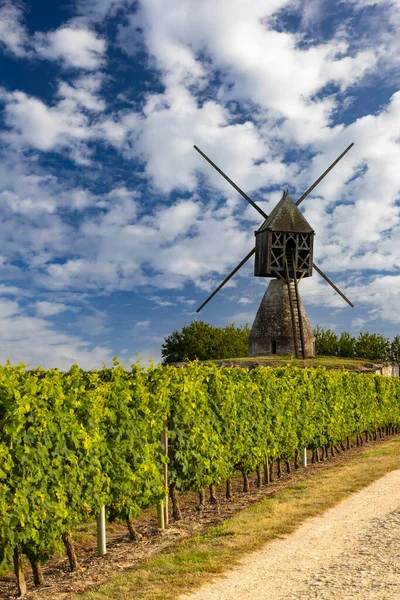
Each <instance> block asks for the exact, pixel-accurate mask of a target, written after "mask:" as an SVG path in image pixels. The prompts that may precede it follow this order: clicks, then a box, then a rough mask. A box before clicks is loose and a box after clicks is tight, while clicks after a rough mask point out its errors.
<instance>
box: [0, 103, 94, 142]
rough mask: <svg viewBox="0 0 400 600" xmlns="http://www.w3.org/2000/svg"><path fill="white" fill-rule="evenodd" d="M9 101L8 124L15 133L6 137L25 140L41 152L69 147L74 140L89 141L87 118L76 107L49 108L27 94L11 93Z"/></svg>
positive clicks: (16, 140)
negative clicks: (64, 146)
mask: <svg viewBox="0 0 400 600" xmlns="http://www.w3.org/2000/svg"><path fill="white" fill-rule="evenodd" d="M6 102H7V103H6V108H5V120H6V124H7V125H8V127H10V128H13V129H14V131H13V132H11V133H10V134H8V135H6V134H3V137H6V139H7V138H8V140H11V141H13V142H14V143H18V141H21V142H22V143H25V144H29V145H31V146H33V147H34V148H37V149H39V150H50V149H53V148H54V147H55V146H58V145H66V144H68V141H69V140H71V139H74V140H78V141H84V140H87V139H88V138H89V135H90V134H89V131H88V129H87V119H86V117H85V115H84V114H82V113H81V112H79V111H77V110H75V108H76V105H73V106H71V105H70V104H62V103H60V104H59V105H57V106H55V107H48V106H47V105H46V104H44V103H43V102H42V101H41V100H38V99H37V98H33V97H32V96H28V95H27V94H25V93H24V92H11V93H9V94H7V95H6ZM18 136H19V137H20V140H19V139H18Z"/></svg>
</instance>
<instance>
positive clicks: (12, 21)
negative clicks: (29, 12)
mask: <svg viewBox="0 0 400 600" xmlns="http://www.w3.org/2000/svg"><path fill="white" fill-rule="evenodd" d="M0 42H1V43H2V44H3V45H4V46H5V47H6V49H7V50H8V52H10V53H12V54H14V55H15V56H17V57H18V58H22V57H24V56H27V54H28V50H27V33H26V30H25V25H24V18H23V11H22V9H21V7H20V6H19V5H18V4H17V3H14V4H12V3H11V2H5V3H3V6H2V7H0Z"/></svg>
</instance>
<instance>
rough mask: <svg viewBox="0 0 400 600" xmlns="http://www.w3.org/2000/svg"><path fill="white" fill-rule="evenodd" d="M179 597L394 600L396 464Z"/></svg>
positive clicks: (399, 582)
mask: <svg viewBox="0 0 400 600" xmlns="http://www.w3.org/2000/svg"><path fill="white" fill-rule="evenodd" d="M180 598H181V600H400V470H397V471H393V472H392V473H389V474H388V475H385V476H384V477H382V478H381V479H379V480H378V481H376V482H375V483H373V484H372V485H370V486H369V487H367V488H365V489H364V490H362V491H361V492H358V493H356V494H353V495H352V496H350V497H349V498H347V499H346V500H344V501H343V502H341V503H340V504H338V505H337V506H336V507H334V508H331V509H329V510H327V511H326V512H325V513H324V514H323V515H322V516H320V517H315V518H312V519H310V520H309V521H307V522H306V523H304V524H303V525H302V526H301V527H300V528H299V529H298V530H297V531H296V532H295V533H294V534H292V535H290V536H288V537H286V538H284V539H278V540H274V541H273V542H270V543H268V544H267V545H266V546H265V547H264V548H263V549H262V550H260V551H258V552H255V553H253V554H251V555H248V556H247V557H246V558H245V559H244V560H242V561H241V563H240V566H239V567H237V568H236V569H235V570H232V571H230V572H227V573H226V575H225V576H221V577H220V578H218V579H216V580H215V582H210V583H209V584H206V585H205V586H203V587H202V588H201V589H199V590H198V591H197V592H195V593H193V594H189V595H188V594H186V595H183V596H181V597H180Z"/></svg>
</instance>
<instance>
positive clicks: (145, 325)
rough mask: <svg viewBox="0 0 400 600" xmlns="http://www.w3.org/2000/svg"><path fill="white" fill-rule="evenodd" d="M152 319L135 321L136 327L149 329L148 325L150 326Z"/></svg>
mask: <svg viewBox="0 0 400 600" xmlns="http://www.w3.org/2000/svg"><path fill="white" fill-rule="evenodd" d="M150 323H151V322H150V321H136V323H135V327H140V328H142V327H143V328H145V329H147V328H148V327H150Z"/></svg>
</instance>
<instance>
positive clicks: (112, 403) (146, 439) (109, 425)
mask: <svg viewBox="0 0 400 600" xmlns="http://www.w3.org/2000/svg"><path fill="white" fill-rule="evenodd" d="M166 419H167V420H168V438H169V451H168V463H169V466H168V468H169V488H170V489H169V491H170V495H171V498H172V501H173V514H174V517H175V518H176V519H179V517H180V508H179V492H184V491H187V490H192V491H197V492H199V493H200V502H201V501H202V498H204V494H203V489H204V488H205V487H209V488H210V490H211V493H212V494H213V491H212V490H213V486H214V485H218V484H220V483H221V482H223V481H226V482H227V494H228V495H229V489H230V486H229V482H230V478H231V476H232V475H233V473H234V472H235V471H237V470H239V471H241V472H242V474H243V478H244V483H245V488H246V481H247V477H248V475H249V474H250V473H252V472H254V471H256V470H257V472H258V473H260V469H261V467H263V466H264V465H265V463H266V461H269V463H271V462H272V461H274V460H279V461H280V460H285V461H289V460H291V459H292V458H293V457H295V458H297V456H298V452H299V450H300V449H302V448H306V447H307V448H310V449H311V450H314V451H316V450H317V449H318V448H329V447H334V446H336V445H340V444H343V441H345V440H346V438H348V436H357V437H358V436H361V434H362V433H365V432H366V434H367V435H368V434H370V433H373V432H376V431H377V430H379V429H381V428H385V427H386V428H388V427H390V428H397V427H399V426H400V381H399V380H398V379H395V378H385V377H381V376H378V375H372V374H357V373H349V372H338V371H326V370H325V369H323V368H319V369H299V368H296V367H284V368H283V367H282V368H278V369H270V368H267V367H259V368H257V369H254V370H252V371H249V370H246V369H242V368H239V367H229V368H219V367H216V366H213V365H200V364H198V363H196V362H194V363H190V364H189V365H188V366H187V368H181V369H179V368H175V367H172V366H166V367H162V366H157V367H152V368H150V369H149V370H147V371H145V370H143V369H141V368H140V367H139V366H138V365H132V366H131V370H130V371H125V370H124V369H123V368H122V367H121V366H120V365H119V362H118V360H117V359H114V366H113V367H111V368H107V367H105V366H104V367H103V369H102V370H93V371H88V372H85V371H83V370H82V369H80V368H79V367H78V366H77V365H73V366H72V367H71V368H70V370H69V371H67V372H65V373H61V372H59V371H58V370H57V369H50V370H44V369H42V368H37V369H34V370H31V371H24V365H23V364H20V365H18V366H17V367H12V366H11V364H10V363H9V362H8V363H7V365H6V366H4V367H0V561H1V562H0V567H1V566H3V567H4V566H5V565H10V564H11V562H12V560H13V561H14V568H15V572H16V574H17V578H19V580H20V590H21V593H22V592H23V589H22V587H23V586H22V584H21V581H22V574H21V555H22V553H23V554H25V555H26V556H27V557H28V559H29V561H30V563H31V565H32V569H33V572H34V577H35V583H36V584H37V585H40V583H41V582H42V574H41V568H40V565H41V564H43V563H44V562H46V561H47V560H48V559H49V558H50V557H51V556H52V554H53V553H54V551H56V550H60V549H61V547H62V546H65V548H66V550H67V553H68V556H69V559H70V564H71V568H76V566H77V562H76V557H75V554H74V548H73V544H72V540H71V533H70V532H71V530H72V529H73V528H74V527H75V526H76V525H77V524H78V523H79V522H81V521H83V520H85V519H87V518H88V517H90V516H94V515H95V514H97V513H98V511H99V510H100V507H101V506H103V505H105V506H106V507H107V515H108V520H115V519H118V520H122V521H124V522H125V523H126V524H127V526H128V528H129V532H130V536H131V537H132V538H135V536H136V532H135V529H134V525H133V519H134V517H135V516H138V515H139V514H140V512H141V510H143V509H144V508H147V507H150V506H154V505H156V504H157V503H158V502H160V500H162V499H163V497H164V494H165V489H164V482H163V462H164V460H165V458H164V457H163V447H162V444H161V442H160V437H161V433H162V430H163V426H164V423H165V420H166ZM21 586H22V587H21Z"/></svg>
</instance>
